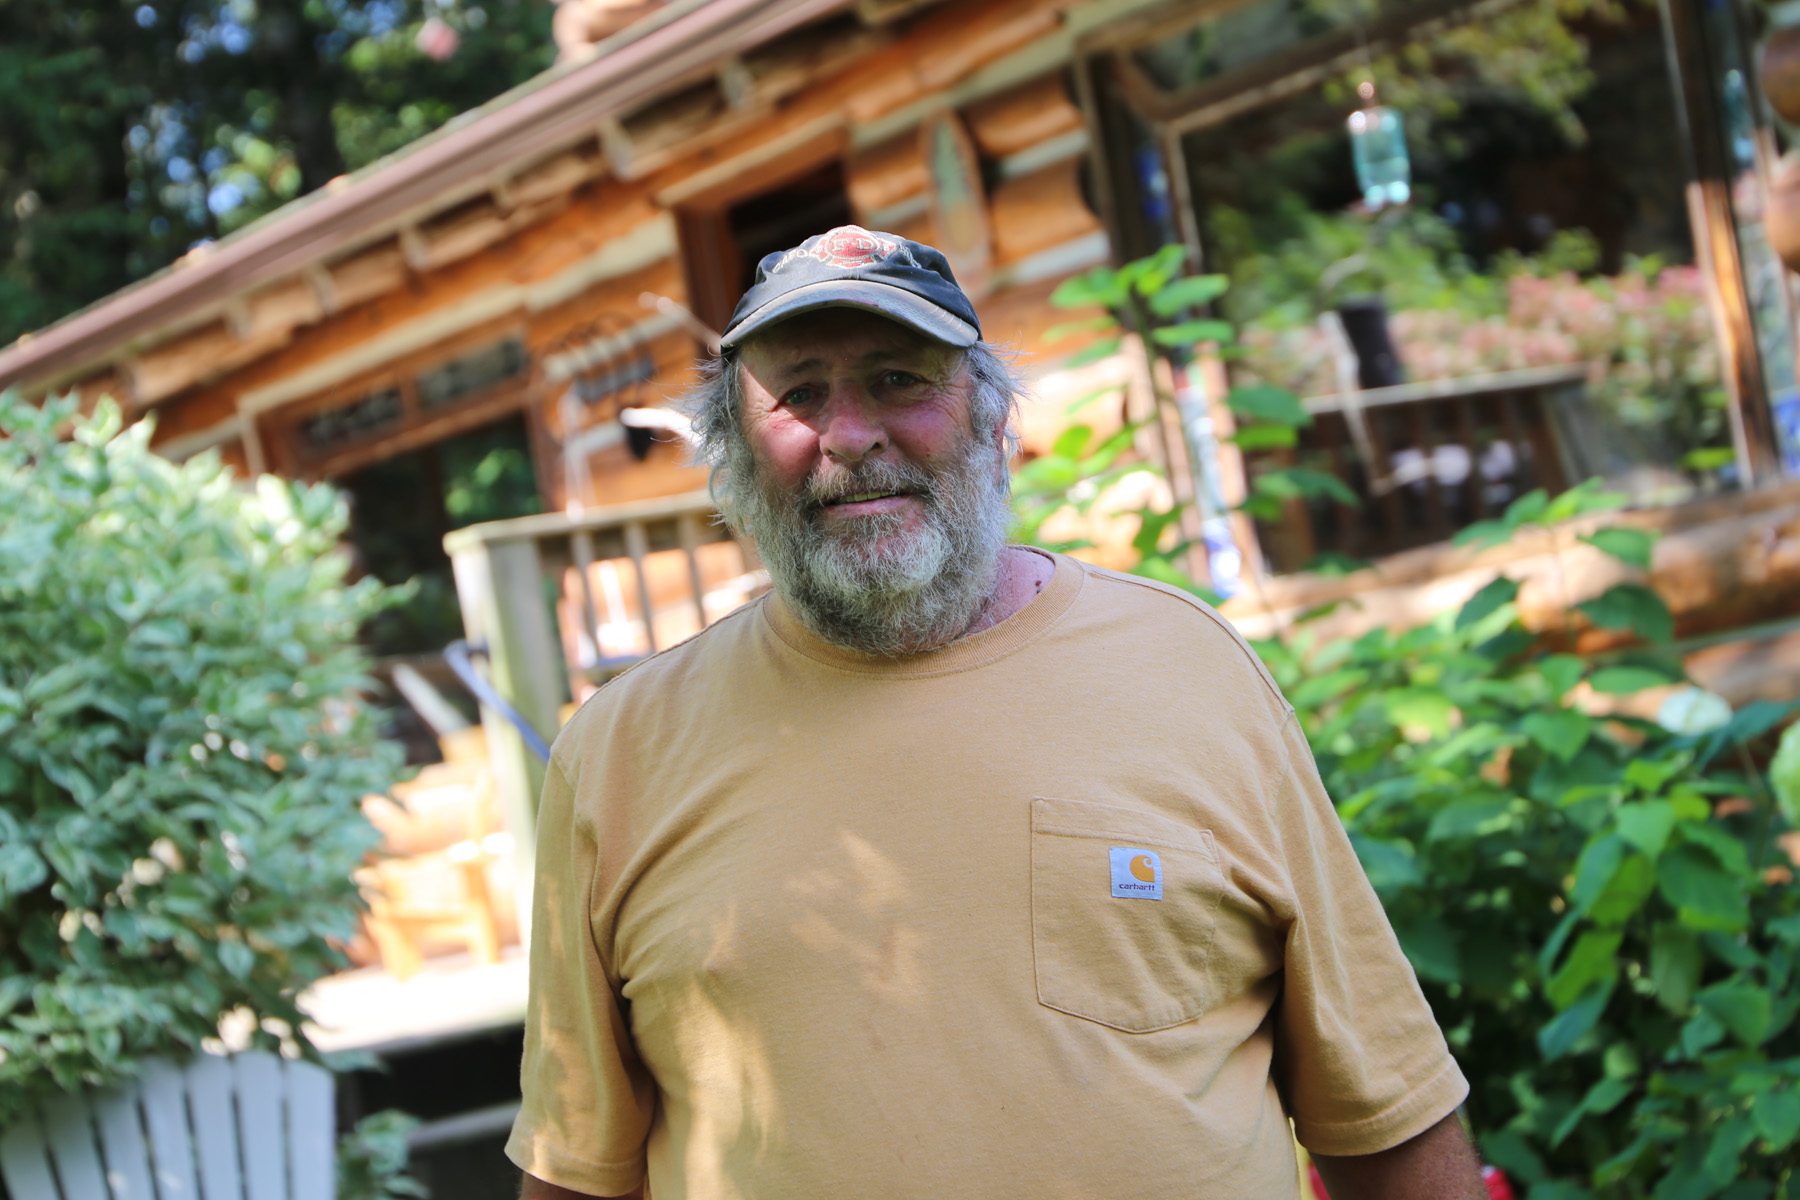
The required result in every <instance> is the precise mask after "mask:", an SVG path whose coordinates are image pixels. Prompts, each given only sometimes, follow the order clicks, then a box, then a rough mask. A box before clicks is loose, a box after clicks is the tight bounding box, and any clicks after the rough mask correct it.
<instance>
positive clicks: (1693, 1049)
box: [1019, 264, 1800, 1200]
mask: <svg viewBox="0 0 1800 1200" xmlns="http://www.w3.org/2000/svg"><path fill="white" fill-rule="evenodd" d="M1121 278H1122V279H1123V281H1124V282H1123V285H1121ZM1175 279H1176V274H1175V272H1174V271H1172V270H1170V271H1164V272H1160V273H1156V272H1149V271H1147V270H1146V269H1145V268H1144V267H1143V266H1142V265H1141V264H1132V265H1129V266H1127V267H1126V268H1124V269H1123V270H1122V271H1121V272H1117V273H1113V274H1110V275H1109V274H1104V273H1099V274H1095V275H1094V276H1091V277H1087V278H1085V279H1084V280H1083V281H1080V282H1079V283H1077V284H1076V285H1073V286H1071V287H1070V288H1069V289H1068V291H1067V292H1066V293H1065V295H1066V297H1067V298H1070V299H1071V300H1072V301H1078V302H1083V303H1099V304H1103V305H1106V306H1107V307H1108V308H1109V309H1110V310H1112V311H1114V312H1121V313H1126V314H1127V315H1130V316H1134V317H1135V318H1136V319H1137V320H1140V321H1141V320H1143V319H1144V318H1145V315H1146V313H1148V314H1149V315H1150V316H1152V317H1162V318H1165V319H1171V320H1172V319H1175V316H1174V314H1172V313H1170V312H1164V311H1163V309H1164V308H1167V307H1168V306H1166V305H1159V304H1158V303H1157V301H1156V299H1155V296H1156V295H1157V292H1156V286H1157V285H1158V284H1159V280H1160V281H1166V282H1167V284H1168V286H1171V287H1174V286H1176V285H1175V282H1174V281H1175ZM1208 290H1210V291H1211V292H1212V293H1213V294H1214V295H1216V294H1217V293H1218V291H1219V290H1220V289H1219V287H1218V285H1216V284H1215V285H1213V286H1212V287H1211V288H1210V289H1208ZM1134 293H1136V294H1137V299H1133V294H1134ZM1140 302H1141V306H1140V307H1138V308H1137V309H1136V310H1135V312H1133V305H1139V304H1140ZM1190 323H1191V322H1190ZM1209 340H1213V341H1217V342H1226V341H1229V339H1228V338H1226V337H1219V336H1217V335H1216V334H1209ZM1283 396H1289V398H1290V399H1291V395H1290V394H1288V393H1283V392H1281V391H1280V390H1279V389H1257V388H1239V389H1235V390H1234V391H1233V392H1232V393H1231V396H1230V398H1229V403H1230V406H1231V407H1232V408H1233V410H1234V411H1235V412H1236V413H1237V414H1238V415H1239V416H1240V417H1243V418H1246V419H1247V420H1249V421H1250V422H1251V424H1250V425H1248V426H1247V428H1248V429H1249V430H1252V431H1256V430H1261V431H1262V432H1260V433H1257V434H1256V435H1255V436H1256V438H1257V440H1258V442H1259V443H1260V442H1264V441H1273V440H1277V439H1276V438H1275V436H1274V434H1273V433H1272V432H1271V431H1272V429H1273V428H1275V427H1278V426H1280V425H1282V424H1284V423H1285V424H1287V425H1289V426H1290V427H1297V426H1298V425H1299V423H1300V422H1301V421H1302V420H1303V419H1304V412H1303V411H1302V410H1300V409H1299V408H1298V406H1297V405H1292V404H1287V403H1284V402H1282V399H1281V398H1282V397H1283ZM1077 428H1079V427H1077ZM1063 445H1064V443H1059V447H1060V446H1063ZM1066 448H1067V449H1068V450H1069V451H1070V453H1068V454H1064V455H1061V459H1063V460H1066V461H1062V462H1061V463H1060V465H1059V466H1056V467H1055V470H1060V471H1061V472H1062V474H1063V475H1069V476H1072V478H1071V479H1070V480H1069V484H1068V486H1073V487H1074V488H1075V489H1076V495H1077V497H1079V496H1080V494H1081V493H1080V488H1081V484H1082V475H1081V469H1082V468H1083V467H1084V466H1085V465H1086V464H1087V463H1088V462H1089V461H1090V460H1089V459H1084V458H1083V457H1082V452H1083V451H1084V450H1085V449H1086V439H1082V438H1080V437H1078V436H1075V435H1070V436H1069V437H1068V438H1067V446H1066ZM1048 458H1049V460H1050V461H1052V462H1053V463H1055V462H1057V461H1058V455H1055V454H1053V455H1051V456H1048ZM1039 461H1040V462H1041V461H1046V460H1042V459H1040V460H1039ZM1032 465H1033V466H1036V464H1035V463H1034V464H1032ZM1102 465H1104V466H1105V467H1107V468H1108V469H1110V468H1111V466H1112V463H1111V462H1110V461H1103V463H1102ZM1039 475H1040V476H1041V478H1038V479H1036V480H1034V481H1032V482H1033V486H1030V487H1027V488H1026V489H1025V490H1024V491H1023V493H1022V495H1021V496H1020V497H1019V503H1020V505H1021V506H1022V508H1023V509H1024V513H1025V519H1024V520H1023V521H1022V528H1023V530H1024V531H1025V532H1026V533H1027V534H1029V533H1031V532H1033V531H1034V530H1036V529H1038V528H1040V527H1041V525H1042V523H1043V518H1042V516H1041V513H1042V512H1043V510H1044V509H1046V508H1047V507H1048V506H1052V505H1054V504H1055V503H1056V502H1057V501H1056V498H1055V496H1054V495H1052V494H1051V493H1050V484H1052V483H1054V482H1057V481H1058V480H1060V479H1061V478H1062V476H1060V475H1056V474H1055V471H1054V470H1041V471H1040V472H1039ZM1314 482H1316V481H1307V480H1304V479H1303V483H1308V484H1310V483H1314ZM1264 491H1265V492H1266V481H1265V486H1264ZM1063 502H1065V503H1071V502H1079V500H1078V499H1077V500H1076V501H1068V500H1065V501H1063ZM1257 502H1258V493H1256V492H1253V494H1252V496H1251V498H1250V502H1249V503H1248V504H1247V505H1246V507H1249V508H1251V509H1252V511H1254V506H1255V505H1256V504H1257ZM1614 503H1616V497H1609V496H1607V495H1605V494H1603V493H1600V492H1598V491H1597V490H1595V489H1594V488H1593V487H1591V486H1584V487H1581V488H1577V489H1574V490H1572V491H1570V492H1566V493H1564V494H1563V495H1561V496H1558V497H1555V498H1551V497H1548V496H1546V495H1545V494H1544V493H1542V492H1533V493H1530V494H1528V495H1526V496H1523V497H1521V498H1520V499H1519V500H1517V501H1515V502H1514V503H1513V504H1512V505H1511V506H1510V507H1509V508H1508V509H1507V511H1506V512H1505V513H1504V514H1503V515H1502V516H1500V517H1498V518H1496V519H1493V520H1489V521H1484V522H1480V523H1478V524H1476V525H1474V526H1471V527H1470V528H1469V529H1467V530H1465V531H1464V533H1463V534H1462V535H1460V536H1459V537H1458V539H1457V541H1458V542H1459V543H1460V544H1464V545H1471V546H1484V545H1494V544H1497V543H1499V542H1503V541H1506V540H1507V539H1509V538H1512V537H1514V536H1517V535H1519V534H1521V533H1523V532H1526V531H1528V530H1536V529H1542V528H1545V527H1548V526H1551V525H1555V524H1557V523H1560V522H1563V521H1566V520H1568V519H1570V518H1572V517H1576V516H1580V515H1583V514H1589V513H1592V512H1595V511H1597V510H1603V509H1604V508H1606V507H1608V506H1610V505H1612V504H1614ZM1142 516H1143V526H1142V529H1143V531H1144V535H1143V536H1142V537H1140V539H1139V542H1138V543H1137V544H1136V546H1135V548H1136V549H1137V550H1138V551H1139V552H1140V553H1142V554H1144V556H1145V562H1144V564H1141V565H1140V569H1142V570H1144V571H1145V573H1146V574H1154V575H1157V576H1159V577H1161V576H1166V575H1167V574H1169V573H1171V572H1176V571H1178V569H1179V568H1178V565H1177V564H1176V563H1175V561H1174V560H1173V559H1172V558H1171V557H1170V550H1171V547H1170V541H1171V537H1172V534H1171V533H1170V531H1171V530H1172V529H1174V528H1175V520H1174V515H1173V514H1171V513H1168V512H1162V511H1155V510H1146V511H1145V512H1144V513H1143V514H1142ZM1582 540H1583V541H1584V542H1586V543H1587V544H1588V545H1589V546H1591V547H1593V549H1595V550H1597V551H1599V552H1602V553H1605V554H1608V555H1610V556H1612V557H1613V558H1616V559H1617V560H1619V561H1620V562H1621V563H1623V564H1625V565H1626V566H1628V567H1630V568H1632V569H1633V570H1635V571H1640V572H1641V571H1643V570H1644V569H1645V568H1647V567H1648V565H1649V563H1650V555H1651V551H1652V549H1653V546H1654V535H1653V534H1651V533H1648V532H1645V531H1643V530H1638V529H1632V528H1626V527H1617V528H1603V529H1600V530H1597V531H1595V532H1592V533H1589V534H1587V535H1586V536H1585V537H1584V538H1583V539H1582ZM1190 586H1191V585H1190ZM1196 590H1199V589H1196ZM1518 590H1519V585H1518V583H1517V582H1516V581H1514V580H1511V579H1508V578H1505V577H1500V578H1497V579H1495V580H1494V581H1493V582H1491V583H1490V584H1488V585H1487V586H1486V587H1484V588H1483V589H1482V590H1481V591H1480V592H1478V593H1477V594H1476V595H1475V596H1473V597H1472V598H1471V599H1470V600H1469V601H1468V602H1467V603H1465V604H1464V605H1462V606H1461V608H1460V609H1458V610H1456V611H1454V612H1446V613H1444V614H1442V615H1441V616H1440V617H1439V618H1438V619H1436V620H1434V621H1431V622H1429V623H1427V624H1425V625H1423V626H1421V627H1418V628H1414V629H1410V630H1404V631H1390V630H1386V629H1376V630H1373V631H1371V632H1369V633H1366V634H1363V635H1361V636H1357V637H1335V638H1326V637H1321V636H1319V635H1317V634H1316V632H1315V630H1316V628H1317V626H1314V625H1312V624H1311V623H1310V621H1309V620H1306V619H1303V620H1302V622H1301V623H1300V628H1299V630H1298V631H1297V632H1295V633H1293V634H1291V635H1290V636H1284V637H1282V638H1278V639H1273V640H1269V641H1264V642H1259V643H1258V645H1257V649H1258V652H1259V653H1260V654H1261V655H1262V656H1263V658H1264V660H1265V661H1266V662H1267V663H1268V664H1269V666H1270V669H1271V670H1272V672H1273V673H1274V674H1275V676H1276V678H1277V680H1278V681H1279V682H1280V683H1281V685H1282V687H1283V689H1284V690H1285V691H1286V693H1287V695H1288V698H1289V700H1290V701H1291V702H1292V703H1293V705H1294V707H1295V709H1296V710H1297V712H1298V714H1299V717H1300V720H1301V722H1302V724H1303V726H1304V727H1305V729H1306V732H1307V735H1308V739H1309V741H1310V742H1311V745H1312V748H1313V753H1314V755H1315V757H1316V758H1317V760H1318V764H1319V768H1320V771H1321V774H1322V775H1323V777H1324V779H1325V783H1326V785H1327V787H1328V789H1329V790H1330V792H1331V794H1332V796H1333V797H1334V799H1335V800H1336V801H1337V804H1338V807H1339V813H1340V815H1341V816H1342V818H1343V820H1344V824H1345V826H1346V827H1347V829H1348V830H1349V832H1350V836H1351V840H1352V842H1353V843H1354V845H1355V846H1356V850H1357V853H1358V855H1359V856H1360V858H1361V860H1362V863H1363V866H1364V868H1365V870H1366V871H1367V872H1368V874H1369V877H1370V880H1371V881H1372V882H1373V884H1374V886H1375V889H1376V891H1377V892H1378V893H1379V894H1380V896H1381V898H1382V901H1383V904H1384V905H1385V906H1386V908H1387V911H1388V915H1389V917H1390V919H1391V920H1392V921H1393V923H1394V926H1395V929H1396V932H1397V933H1398V934H1399V937H1400V940H1401V943H1402V945H1403V946H1404V947H1405V949H1406V952H1407V955H1408V957H1409V958H1410V959H1411V961H1412V963H1413V966H1414V968H1415V970H1416V971H1417V972H1418V974H1419V977H1420V980H1421V983H1422V984H1423V986H1424V988H1425V990H1426V993H1427V995H1428V996H1429V998H1430V1000H1431V1003H1432V1007H1433V1009H1434V1011H1435V1012H1436V1014H1437V1017H1438V1019H1439V1021H1440V1023H1441V1024H1442V1025H1443V1027H1444V1029H1445V1032H1446V1035H1447V1036H1448V1038H1449V1040H1450V1044H1451V1047H1452V1049H1453V1050H1454V1051H1455V1053H1456V1055H1457V1057H1458V1059H1459V1060H1460V1062H1461V1064H1462V1067H1463V1070H1464V1072H1465V1073H1466V1074H1467V1075H1468V1077H1469V1079H1470V1082H1471V1085H1472V1091H1471V1094H1470V1098H1469V1103H1468V1113H1469V1116H1470V1118H1471V1122H1472V1124H1473V1127H1474V1129H1475V1132H1476V1135H1477V1138H1478V1141H1479V1143H1480V1145H1481V1148H1482V1150H1483V1152H1484V1153H1485V1155H1486V1156H1487V1157H1488V1159H1489V1160H1490V1161H1494V1162H1496V1163H1498V1164H1500V1165H1502V1166H1504V1167H1505V1168H1507V1169H1508V1170H1509V1171H1510V1172H1511V1173H1512V1174H1513V1175H1514V1176H1515V1177H1516V1178H1517V1179H1518V1180H1520V1181H1522V1182H1523V1183H1524V1184H1525V1185H1526V1196H1527V1200H1576V1198H1578V1197H1607V1198H1609V1200H1610V1198H1619V1200H1625V1198H1633V1200H1636V1198H1643V1197H1649V1198H1652V1200H1704V1198H1708V1197H1724V1198H1727V1200H1751V1198H1753V1197H1754V1198H1769V1197H1783V1198H1785V1197H1789V1196H1791V1195H1793V1194H1795V1192H1796V1191H1800V1188H1796V1181H1795V1175H1796V1172H1797V1170H1800V1022H1797V1021H1796V1016H1797V1015H1800V985H1797V984H1800V981H1797V980H1796V978H1795V976H1796V967H1797V964H1800V886H1797V885H1796V884H1795V883H1794V882H1793V870H1794V864H1793V863H1791V862H1790V861H1788V860H1787V858H1786V855H1785V854H1784V852H1783V851H1782V849H1781V839H1782V837H1783V836H1784V835H1786V833H1787V831H1788V830H1791V829H1792V827H1793V825H1794V824H1795V823H1796V821H1797V820H1800V732H1796V729H1800V726H1797V727H1794V728H1790V729H1789V731H1788V732H1787V734H1786V735H1784V737H1783V739H1782V742H1781V745H1780V747H1779V749H1777V750H1776V751H1775V753H1774V756H1773V759H1772V760H1771V761H1770V771H1769V773H1768V776H1767V777H1766V778H1765V775H1764V774H1763V772H1762V771H1761V770H1760V769H1759V768H1758V765H1757V764H1758V763H1759V762H1761V761H1762V753H1763V751H1765V750H1767V749H1769V748H1770V747H1769V746H1768V743H1769V742H1770V740H1771V739H1772V738H1773V736H1774V734H1775V731H1776V730H1777V729H1778V728H1779V727H1780V725H1781V724H1782V723H1783V722H1784V721H1786V720H1787V719H1789V718H1790V717H1791V716H1792V715H1793V712H1794V706H1791V705H1777V704H1770V703H1757V704H1753V705H1750V706H1748V707H1746V708H1745V709H1743V710H1742V711H1740V712H1737V713H1732V712H1731V711H1730V709H1729V707H1728V706H1727V705H1725V704H1724V702H1723V701H1721V700H1719V699H1718V698H1717V697H1709V696H1707V695H1706V694H1705V693H1699V692H1698V691H1697V690H1694V689H1690V690H1688V691H1687V692H1685V693H1678V694H1677V695H1676V696H1675V697H1674V698H1673V699H1672V700H1670V701H1668V702H1665V704H1664V705H1663V706H1662V708H1661V709H1659V712H1658V719H1657V720H1655V721H1652V720H1648V719H1644V718H1641V717H1632V716H1626V715H1619V714H1618V713H1617V712H1615V711H1613V710H1612V708H1611V707H1610V706H1611V705H1613V704H1614V702H1615V701H1618V700H1619V699H1621V698H1623V697H1628V696H1630V695H1632V694H1634V693H1637V692H1640V691H1643V690H1645V689H1649V688H1663V687H1667V686H1669V685H1678V684H1684V683H1685V682H1686V681H1685V677H1684V674H1683V669H1682V666H1681V662H1680V658H1679V656H1678V655H1677V654H1675V652H1674V650H1673V648H1672V646H1671V645H1670V638H1671V636H1672V631H1673V621H1672V620H1671V619H1670V615H1669V611H1668V609H1667V607H1666V606H1665V605H1664V604H1663V602H1662V600H1661V599H1660V598H1659V597H1658V596H1657V595H1656V593H1655V592H1654V591H1652V590H1651V589H1650V588H1648V587H1646V586H1644V585H1643V584H1641V583H1637V582H1626V583H1622V584H1619V585H1617V586H1614V587H1612V588H1610V589H1608V590H1607V591H1605V592H1603V593H1601V594H1600V595H1599V596H1596V597H1594V598H1592V599H1591V600H1586V601H1584V602H1582V603H1581V604H1579V605H1578V606H1577V608H1578V611H1579V613H1580V617H1579V619H1581V620H1585V621H1586V622H1589V623H1590V624H1592V625H1593V626H1596V627H1599V628H1606V629H1610V630H1614V631H1617V632H1620V633H1623V634H1627V635H1629V636H1630V637H1631V639H1632V641H1631V645H1630V648H1629V649H1627V650H1626V651H1624V652H1622V653H1617V654H1614V655H1613V656H1611V657H1609V658H1607V659H1604V660H1587V659H1583V658H1579V657H1576V656H1573V655H1570V654H1563V653H1557V652H1554V649H1553V648H1551V647H1547V646H1545V645H1544V644H1543V642H1542V641H1541V640H1540V639H1539V638H1538V637H1537V636H1535V635H1534V634H1532V633H1531V632H1529V631H1528V630H1526V629H1525V628H1524V626H1523V625H1522V624H1521V622H1520V620H1519V615H1518V610H1517V604H1516V599H1517V595H1518ZM1323 615H1324V613H1323V612H1318V613H1314V614H1309V618H1310V617H1317V616H1323Z"/></svg>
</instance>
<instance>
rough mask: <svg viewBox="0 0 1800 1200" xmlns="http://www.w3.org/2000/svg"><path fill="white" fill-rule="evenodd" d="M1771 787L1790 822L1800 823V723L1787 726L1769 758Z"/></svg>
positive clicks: (1782, 811) (1777, 802)
mask: <svg viewBox="0 0 1800 1200" xmlns="http://www.w3.org/2000/svg"><path fill="white" fill-rule="evenodd" d="M1769 788H1770V790H1771V791H1773V792H1774V793H1775V803H1776V805H1777V806H1778V807H1779V808H1780V809H1781V815H1782V816H1784V817H1786V818H1787V821H1788V824H1790V825H1800V723H1796V724H1793V725H1789V726H1788V727H1787V729H1786V730H1785V731H1784V732H1783V733H1782V735H1781V742H1780V744H1779V745H1778V746H1777V747H1776V750H1775V757H1774V758H1772V759H1770V760H1769Z"/></svg>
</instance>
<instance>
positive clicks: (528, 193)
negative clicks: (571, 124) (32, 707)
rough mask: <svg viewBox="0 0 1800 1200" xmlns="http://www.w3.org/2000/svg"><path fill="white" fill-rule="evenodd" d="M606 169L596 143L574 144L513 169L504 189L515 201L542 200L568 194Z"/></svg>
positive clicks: (516, 202) (525, 203) (520, 204)
mask: <svg viewBox="0 0 1800 1200" xmlns="http://www.w3.org/2000/svg"><path fill="white" fill-rule="evenodd" d="M605 170H606V159H605V156H604V155H603V154H602V153H601V152H600V150H599V149H598V147H596V146H594V145H592V144H587V145H581V146H576V147H574V148H572V149H569V150H565V151H563V152H562V153H561V154H553V155H551V156H550V157H549V158H546V159H543V160H542V161H540V162H536V163H533V164H532V165H531V166H529V167H527V168H526V169H525V170H523V171H519V172H517V173H515V174H514V175H513V176H512V177H511V178H510V179H508V180H507V192H508V194H509V196H510V198H511V200H512V203H513V204H514V205H518V206H528V205H533V204H541V203H543V202H544V201H546V200H552V199H556V198H557V197H560V196H566V195H568V194H569V193H570V192H573V191H574V190H575V189H576V188H578V187H580V186H581V185H582V184H584V183H586V182H588V181H589V180H590V179H594V178H596V177H597V176H599V175H601V174H602V173H603V172H605Z"/></svg>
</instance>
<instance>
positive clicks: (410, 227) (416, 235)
mask: <svg viewBox="0 0 1800 1200" xmlns="http://www.w3.org/2000/svg"><path fill="white" fill-rule="evenodd" d="M400 254H401V257H402V258H404V259H405V261H406V266H407V269H408V270H411V271H414V272H416V273H418V274H421V275H422V274H424V273H425V272H426V271H428V270H430V269H431V246H430V244H429V243H427V242H426V240H425V234H424V231H423V230H421V229H420V228H419V227H418V226H417V225H414V224H406V225H402V226H401V227H400Z"/></svg>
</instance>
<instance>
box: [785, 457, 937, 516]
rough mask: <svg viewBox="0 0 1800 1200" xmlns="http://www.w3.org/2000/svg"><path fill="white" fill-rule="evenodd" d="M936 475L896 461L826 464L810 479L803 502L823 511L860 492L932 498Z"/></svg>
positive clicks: (807, 482)
mask: <svg viewBox="0 0 1800 1200" xmlns="http://www.w3.org/2000/svg"><path fill="white" fill-rule="evenodd" d="M932 483H933V479H932V475H931V473H930V472H928V471H926V470H925V469H924V468H922V467H916V466H910V465H907V464H904V463H894V462H883V461H876V462H869V463H863V464H861V465H859V466H855V467H843V466H838V465H836V464H834V463H826V464H824V465H823V466H821V467H820V468H819V469H818V470H817V471H814V472H813V474H812V476H811V477H810V478H808V479H807V481H806V486H805V488H804V489H803V491H802V493H801V497H800V499H801V500H802V502H803V503H805V504H806V505H807V507H809V508H820V507H823V506H824V505H827V504H832V503H835V502H837V501H839V500H842V499H843V498H844V497H846V496H854V495H857V494H858V493H860V492H910V493H912V494H914V495H919V496H925V497H929V496H930V495H931V493H932Z"/></svg>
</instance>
